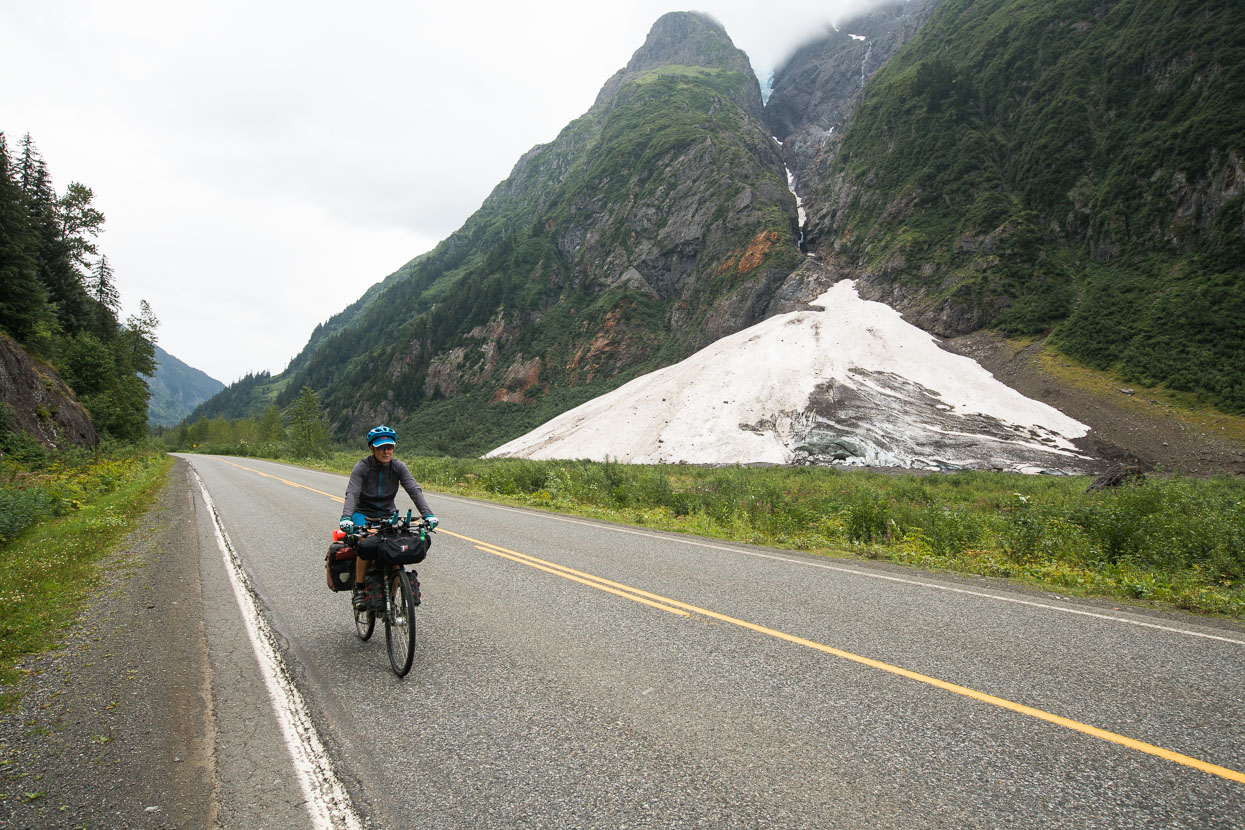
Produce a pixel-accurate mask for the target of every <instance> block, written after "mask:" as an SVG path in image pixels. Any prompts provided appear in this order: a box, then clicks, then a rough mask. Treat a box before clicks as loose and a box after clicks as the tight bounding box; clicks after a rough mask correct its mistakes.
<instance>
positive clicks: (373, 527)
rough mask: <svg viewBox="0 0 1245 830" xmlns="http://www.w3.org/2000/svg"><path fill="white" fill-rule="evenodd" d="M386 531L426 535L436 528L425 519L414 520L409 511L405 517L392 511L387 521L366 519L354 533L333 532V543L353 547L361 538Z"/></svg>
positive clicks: (338, 530) (433, 531) (434, 531)
mask: <svg viewBox="0 0 1245 830" xmlns="http://www.w3.org/2000/svg"><path fill="white" fill-rule="evenodd" d="M387 530H397V531H401V532H408V533H409V532H410V531H411V530H419V531H423V532H427V533H436V532H437V530H436V528H434V527H432V526H431V525H429V524H428V520H427V519H422V518H420V519H416V518H414V517H413V515H412V512H411V511H410V510H407V511H406V516H401V515H399V513H398V511H396V510H395V511H393V515H392V516H390V517H389V518H388V519H379V518H378V519H368V520H367V524H365V525H364V526H363V527H362V528H357V529H356V531H355V532H354V533H346V532H345V531H343V530H341V529H340V528H339V529H337V530H334V531H333V541H335V542H345V543H346V544H348V545H351V546H353V545H355V544H357V543H358V541H359V538H360V537H362V536H370V535H371V534H373V533H384V532H385V531H387Z"/></svg>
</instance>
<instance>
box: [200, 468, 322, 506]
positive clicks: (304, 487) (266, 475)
mask: <svg viewBox="0 0 1245 830" xmlns="http://www.w3.org/2000/svg"><path fill="white" fill-rule="evenodd" d="M221 460H222V461H225V459H223V458H222V459H221ZM225 463H226V464H228V465H229V466H231V467H237V468H238V469H239V470H246V471H247V472H251V473H255V475H259V476H263V477H264V478H271V479H275V480H277V481H279V482H281V483H282V484H288V485H290V486H291V487H297V488H299V489H300V490H310V491H311V492H313V493H317V494H319V495H321V496H328V497H329V498H330V499H332V500H333V501H335V502H339V503H341V504H345V503H346V500H345V499H344V498H342V497H341V496H335V495H333V494H332V493H326V492H324V491H323V490H317V489H316V488H314V487H308V486H307V485H306V484H299V483H298V482H297V481H290V480H289V479H285V478H281V476H274V475H272V474H271V473H265V472H263V471H262V470H256V469H255V468H254V467H244V466H242V465H241V464H235V463H233V462H232V461H225Z"/></svg>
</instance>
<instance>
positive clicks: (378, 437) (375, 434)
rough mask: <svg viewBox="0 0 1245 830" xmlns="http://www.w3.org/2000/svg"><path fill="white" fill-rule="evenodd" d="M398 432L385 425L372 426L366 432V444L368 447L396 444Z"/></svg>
mask: <svg viewBox="0 0 1245 830" xmlns="http://www.w3.org/2000/svg"><path fill="white" fill-rule="evenodd" d="M397 443H398V433H396V432H394V431H393V429H391V428H390V427H386V426H379V427H373V428H372V429H370V430H368V433H367V445H368V446H369V447H379V446H382V445H384V444H397Z"/></svg>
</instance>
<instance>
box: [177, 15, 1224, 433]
mask: <svg viewBox="0 0 1245 830" xmlns="http://www.w3.org/2000/svg"><path fill="white" fill-rule="evenodd" d="M1242 16H1243V15H1242V11H1241V10H1240V9H1239V8H1238V7H1237V5H1234V4H1230V3H1226V2H1212V1H1211V0H1198V2H1192V3H1188V4H1170V3H1165V2H1160V0H1113V1H1111V2H1105V3H1092V4H1087V3H1084V2H1081V1H1080V0H1052V2H1049V3H1041V4H1032V3H1026V2H1021V1H1020V0H909V2H906V3H892V4H888V5H884V6H879V7H875V8H874V11H873V12H871V13H870V14H868V15H865V16H863V17H861V18H859V19H857V20H853V21H849V22H846V23H843V24H840V26H839V28H838V29H837V30H830V31H827V32H824V33H818V35H817V37H816V38H815V39H813V40H812V41H811V42H809V43H808V44H806V45H805V46H804V47H802V48H801V49H799V50H798V51H797V52H796V53H795V54H794V55H793V56H792V57H791V59H790V60H789V61H787V62H786V64H785V65H784V66H782V67H781V68H780V69H779V70H778V71H777V72H776V73H775V75H774V79H773V85H772V93H771V95H770V97H769V100H768V102H767V103H765V104H764V105H762V102H761V97H760V92H759V85H758V84H757V81H756V78H755V76H754V74H753V72H752V70H751V67H750V66H749V65H748V62H747V58H746V56H744V55H743V53H741V52H740V51H739V50H738V49H736V48H735V47H734V45H733V44H732V42H731V41H730V38H729V37H728V35H727V33H726V32H725V31H723V30H722V28H721V26H720V25H718V24H717V23H716V22H714V21H713V20H711V19H709V18H707V17H705V16H703V15H699V14H694V13H675V14H670V15H666V16H665V17H663V18H661V19H660V20H659V21H657V23H656V24H655V25H654V27H653V29H652V31H651V32H650V34H649V37H648V39H647V41H646V42H645V44H644V45H643V46H642V47H641V48H640V49H639V50H638V51H637V52H636V53H635V55H634V56H633V57H632V59H631V61H630V62H629V63H628V64H627V66H626V67H624V68H623V69H622V70H620V71H619V72H618V73H617V74H616V75H615V76H614V77H612V78H610V79H609V80H608V81H607V82H606V83H605V85H604V87H603V88H602V91H601V93H600V95H599V96H598V98H597V100H596V102H595V103H594V105H593V106H592V108H591V109H589V111H588V112H587V113H585V114H584V115H583V116H581V117H580V118H578V119H576V120H575V121H573V122H572V123H570V124H569V125H568V126H567V127H566V128H565V129H564V130H563V131H562V132H561V134H559V135H558V137H557V138H556V139H555V140H554V141H552V142H550V143H549V144H546V145H541V146H538V147H535V148H533V149H532V150H531V151H529V152H528V153H527V154H525V155H524V156H523V157H522V158H520V159H519V161H518V162H517V164H516V165H515V167H514V169H513V171H512V172H511V175H510V176H509V177H508V178H507V179H506V180H505V181H503V182H501V183H500V184H499V185H498V186H497V187H496V188H495V190H494V191H493V193H492V194H491V195H490V196H489V197H488V199H486V200H485V202H484V204H483V205H482V206H481V207H480V209H479V210H478V211H477V212H476V213H475V214H474V215H473V216H471V217H470V218H469V219H468V220H467V221H466V222H465V223H464V225H463V226H462V227H461V228H460V229H459V230H458V231H456V232H455V233H453V234H451V236H450V237H449V238H447V239H446V240H445V241H444V242H442V243H441V244H440V245H438V246H437V247H436V248H435V249H434V250H432V251H430V252H429V253H427V254H425V255H423V256H421V257H419V258H417V259H415V260H412V261H411V262H410V263H408V264H407V265H406V266H404V267H403V268H402V269H400V270H399V271H398V272H397V273H395V274H393V275H390V276H389V277H388V278H386V279H385V280H384V281H382V282H380V283H378V284H376V285H375V286H373V287H372V288H370V289H369V290H368V291H367V292H366V293H365V294H364V296H363V297H361V298H360V299H359V300H358V301H357V302H356V303H354V304H353V305H352V306H351V307H349V308H347V309H346V310H344V311H342V312H340V313H339V314H337V315H335V316H334V317H333V318H331V319H330V320H328V321H327V322H326V323H325V324H324V325H322V326H321V327H318V328H317V330H316V332H315V333H313V335H312V338H311V340H310V341H309V343H308V345H307V347H306V348H305V349H304V350H303V352H302V353H301V354H300V355H299V356H298V357H297V358H295V360H294V361H293V362H292V363H291V365H290V367H289V368H288V369H287V370H286V371H285V372H284V373H282V374H281V375H279V376H276V377H271V378H269V377H267V376H264V377H258V376H257V377H254V378H248V379H247V380H246V382H245V383H240V384H238V385H236V386H235V387H231V389H229V390H227V391H226V392H225V393H222V395H219V396H217V397H216V398H214V399H213V400H211V401H209V402H207V403H206V404H204V405H203V406H202V407H200V409H199V410H198V412H197V413H196V414H207V415H211V414H218V413H225V414H230V415H231V416H233V417H237V416H239V415H242V414H248V413H249V414H257V413H258V411H259V410H260V409H261V408H262V406H263V405H265V404H267V403H268V402H270V401H272V400H274V399H275V400H276V401H277V402H278V403H279V404H280V405H282V406H285V405H288V403H290V402H291V401H292V400H293V398H294V396H295V395H297V393H298V390H299V389H301V388H302V387H303V386H304V385H307V386H310V387H312V388H313V389H314V390H316V392H317V394H318V395H319V396H320V400H321V401H322V402H323V403H324V405H325V407H326V409H327V410H328V412H329V414H330V417H331V419H332V421H333V427H334V430H335V432H336V433H337V434H338V435H339V436H342V437H346V436H352V435H358V434H359V433H360V432H361V431H362V429H363V428H364V427H365V426H367V425H370V424H373V423H376V422H381V421H384V422H389V423H395V424H397V425H399V426H400V427H401V428H402V429H403V430H404V431H405V432H404V434H406V435H409V436H411V438H410V439H408V442H407V444H406V446H407V447H408V448H409V450H408V451H424V452H436V453H448V454H467V453H481V452H485V451H487V450H490V449H492V448H494V447H497V446H499V445H501V444H503V443H505V442H507V441H510V440H511V439H514V438H516V437H517V436H520V435H523V434H524V433H526V432H528V431H529V430H532V429H534V428H536V427H538V426H539V425H541V424H544V423H546V422H547V421H549V420H550V419H551V418H553V417H554V416H556V415H557V414H559V413H561V412H565V411H567V410H570V409H572V408H573V407H575V406H578V405H580V404H583V403H585V402H587V401H589V400H591V399H593V398H596V397H598V396H601V395H604V394H606V393H609V392H611V391H612V390H614V389H618V388H619V387H621V386H622V385H623V384H624V383H627V382H628V381H630V380H632V379H633V378H637V377H640V376H641V375H644V374H645V373H648V372H651V371H654V370H657V369H660V368H662V367H666V366H671V365H673V364H676V363H678V362H679V361H681V360H683V359H685V358H687V357H689V356H690V355H692V354H693V353H695V352H697V351H698V350H700V349H702V348H704V347H706V346H708V345H710V344H712V343H715V342H716V341H719V340H720V339H721V338H724V337H728V336H730V335H733V334H735V333H737V332H742V331H744V330H745V329H748V328H749V327H752V326H756V325H758V324H761V323H762V321H766V320H768V319H769V318H772V317H774V316H775V315H781V314H790V313H798V312H802V311H809V310H810V308H811V306H810V305H809V303H810V302H812V301H814V300H816V299H818V298H820V297H823V296H824V295H825V294H826V292H827V291H828V290H829V289H830V288H831V287H832V286H834V285H836V284H838V283H839V282H840V281H842V280H844V279H851V280H854V281H855V282H856V285H857V287H858V289H859V291H860V292H861V294H862V295H863V296H864V297H865V298H866V299H870V300H881V301H884V302H885V303H887V304H888V305H890V306H892V307H893V308H895V309H897V310H898V311H900V312H902V313H903V314H904V316H905V318H906V319H907V320H908V322H910V323H915V324H917V325H919V326H921V327H922V328H924V329H925V330H927V331H929V332H932V333H934V334H937V335H940V336H954V335H960V334H963V333H966V332H972V331H975V330H978V329H982V328H983V327H988V328H990V329H992V330H993V331H995V332H1001V333H1003V334H1007V335H1024V336H1037V337H1045V336H1047V335H1049V336H1050V339H1051V341H1052V342H1054V343H1056V344H1057V345H1058V347H1059V348H1060V349H1062V350H1063V351H1064V353H1065V354H1069V355H1073V356H1074V357H1077V358H1078V359H1081V360H1084V361H1086V362H1088V363H1090V364H1091V365H1094V366H1098V367H1116V368H1122V369H1123V370H1124V371H1125V372H1129V373H1132V376H1135V377H1136V378H1137V379H1138V380H1141V381H1162V382H1165V383H1167V384H1169V385H1171V386H1174V387H1176V388H1182V389H1190V390H1193V391H1197V392H1199V393H1203V394H1205V395H1208V396H1210V397H1212V398H1214V399H1215V400H1217V401H1218V402H1219V404H1220V406H1223V407H1226V408H1228V409H1232V408H1234V407H1236V408H1239V407H1240V406H1241V405H1245V404H1243V403H1242V402H1245V398H1240V396H1241V395H1245V384H1242V382H1241V380H1240V373H1239V368H1238V367H1239V365H1240V359H1239V358H1240V355H1241V354H1243V353H1245V341H1243V338H1245V324H1242V322H1241V321H1242V320H1245V287H1243V286H1242V280H1241V278H1240V275H1241V273H1243V272H1245V268H1243V267H1242V266H1243V265H1245V241H1243V240H1245V195H1243V193H1245V173H1242V163H1241V158H1242V157H1243V156H1245V150H1243V149H1242V147H1241V144H1242V134H1243V129H1245V128H1243V126H1242V125H1245V112H1242V107H1243V106H1245V103H1243V102H1245V86H1242V72H1245V60H1242V59H1241V57H1240V54H1239V44H1240V43H1241V42H1242V33H1243V29H1242ZM1233 44H1236V45H1235V46H1234V45H1233ZM775 138H777V139H778V140H777V141H776V140H775ZM784 168H786V169H784ZM788 173H789V174H790V177H791V181H792V183H793V185H794V191H795V192H796V193H799V194H800V197H801V198H802V199H803V201H804V205H803V207H804V208H805V211H806V214H807V220H806V221H805V223H804V225H803V227H801V220H800V218H799V214H798V213H797V210H796V200H795V197H794V195H793V193H792V192H791V191H789V190H788V188H787V183H788ZM802 233H803V248H802V247H801V234H802ZM806 253H807V254H808V255H807V256H806ZM757 371H758V372H759V373H761V374H762V375H763V374H764V373H765V372H766V371H768V369H767V368H766V365H765V364H761V365H759V366H758V369H757ZM855 377H857V379H859V377H860V376H855ZM864 385H867V384H864ZM900 385H901V386H902V384H900ZM874 386H877V384H874ZM892 386H893V384H892ZM895 391H896V390H895V389H891V392H895ZM810 401H811V399H810ZM874 403H876V401H875V402H874ZM870 405H873V404H870ZM809 406H810V407H813V409H809V410H807V413H813V414H816V413H815V412H813V410H814V409H816V407H815V406H813V403H811V402H810V403H809ZM865 409H867V407H866V408H865ZM865 409H861V410H860V411H865ZM807 413H806V414H807ZM823 420H824V419H823ZM825 436H826V431H825V430H824V429H823V430H822V434H821V438H819V439H818V440H819V441H821V443H822V444H824V445H826V446H828V444H826V442H825V440H822V439H825ZM1091 438H1093V436H1092V434H1091ZM1097 447H1098V450H1099V451H1101V452H1105V453H1108V454H1113V455H1119V456H1121V457H1126V456H1128V455H1129V453H1128V452H1122V451H1120V448H1119V447H1111V446H1107V445H1104V444H1102V443H1101V442H1099V443H1098V445H1097Z"/></svg>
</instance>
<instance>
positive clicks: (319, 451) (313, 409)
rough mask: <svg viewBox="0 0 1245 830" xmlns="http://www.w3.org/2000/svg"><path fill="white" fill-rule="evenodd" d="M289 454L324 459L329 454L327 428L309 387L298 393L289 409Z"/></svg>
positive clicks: (326, 423) (314, 394)
mask: <svg viewBox="0 0 1245 830" xmlns="http://www.w3.org/2000/svg"><path fill="white" fill-rule="evenodd" d="M290 422H291V423H290V433H289V434H290V454H291V455H293V456H294V457H295V458H325V457H327V456H328V454H329V427H328V419H327V418H326V417H325V415H324V410H323V409H321V408H320V401H319V399H317V398H316V393H315V392H314V391H312V388H311V387H310V386H304V387H303V388H302V391H301V392H299V393H298V400H296V401H294V405H293V406H291V407H290Z"/></svg>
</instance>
